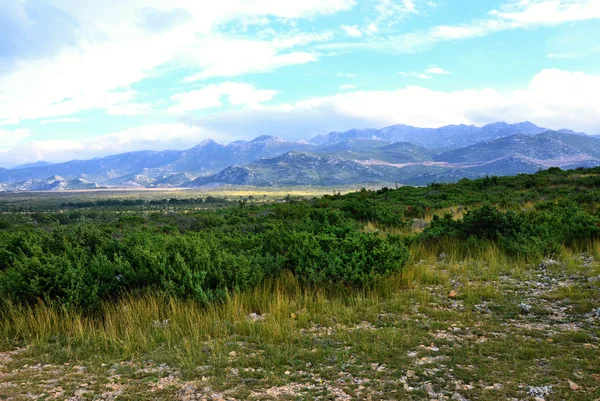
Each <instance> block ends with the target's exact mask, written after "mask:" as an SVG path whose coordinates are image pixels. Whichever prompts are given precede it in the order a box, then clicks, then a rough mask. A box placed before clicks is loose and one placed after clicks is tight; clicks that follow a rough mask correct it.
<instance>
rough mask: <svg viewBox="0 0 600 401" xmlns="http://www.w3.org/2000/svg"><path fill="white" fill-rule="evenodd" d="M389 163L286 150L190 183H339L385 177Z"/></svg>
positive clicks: (193, 184) (387, 177) (387, 176)
mask: <svg viewBox="0 0 600 401" xmlns="http://www.w3.org/2000/svg"><path fill="white" fill-rule="evenodd" d="M386 170H390V171H393V170H395V169H393V168H389V167H377V168H371V167H368V166H365V165H363V164H360V163H357V162H354V161H350V160H345V159H342V158H340V157H335V156H317V155H311V154H308V153H298V152H289V153H286V154H284V155H281V156H278V157H274V158H271V159H261V160H258V161H255V162H253V163H250V164H248V165H247V166H243V167H242V166H238V165H236V166H232V167H229V168H227V169H225V170H223V171H221V172H219V173H217V174H215V175H212V176H209V177H201V178H198V179H196V180H195V181H192V183H190V184H189V185H190V186H202V185H207V184H237V185H257V186H289V185H340V184H351V183H360V182H373V181H385V180H386V179H390V178H391V177H392V174H386Z"/></svg>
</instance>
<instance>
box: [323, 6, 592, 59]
mask: <svg viewBox="0 0 600 401" xmlns="http://www.w3.org/2000/svg"><path fill="white" fill-rule="evenodd" d="M391 3H392V1H391V0H382V4H391ZM385 9H387V8H385V7H383V8H382V10H385ZM417 12H418V10H417ZM382 15H386V12H383V14H382ZM488 15H489V17H488V18H483V19H476V20H473V21H471V22H468V23H464V24H459V25H437V26H434V27H431V28H429V29H424V30H417V31H412V32H408V33H403V34H399V35H389V36H387V37H385V38H382V37H380V36H377V35H371V40H367V41H361V42H336V43H326V44H322V45H319V46H317V48H320V49H328V50H330V49H337V50H339V49H371V50H379V51H385V52H398V53H416V52H419V51H423V50H426V49H429V48H430V47H431V46H433V45H435V44H437V43H441V42H447V41H453V40H466V39H472V38H477V37H482V36H487V35H490V34H493V33H496V32H501V31H506V30H514V29H527V28H535V27H543V26H555V25H560V24H564V23H568V22H574V21H590V20H598V19H600V1H598V0H511V1H510V2H509V3H507V4H505V5H504V6H503V7H501V8H500V9H499V10H491V11H489V12H488ZM378 25H381V22H377V24H375V26H374V28H377V26H378ZM368 30H369V29H368ZM376 32H377V30H374V31H373V32H372V33H376Z"/></svg>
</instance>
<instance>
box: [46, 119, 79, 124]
mask: <svg viewBox="0 0 600 401" xmlns="http://www.w3.org/2000/svg"><path fill="white" fill-rule="evenodd" d="M80 122H81V119H80V118H53V119H50V120H42V121H40V124H42V125H47V124H61V123H80Z"/></svg>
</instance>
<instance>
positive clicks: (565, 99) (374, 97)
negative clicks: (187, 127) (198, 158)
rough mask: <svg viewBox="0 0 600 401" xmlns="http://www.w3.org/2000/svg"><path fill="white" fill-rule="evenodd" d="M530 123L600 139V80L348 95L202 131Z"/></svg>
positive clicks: (567, 76)
mask: <svg viewBox="0 0 600 401" xmlns="http://www.w3.org/2000/svg"><path fill="white" fill-rule="evenodd" d="M525 120H530V121H533V122H534V123H536V124H538V125H540V126H545V127H547V128H552V129H560V128H570V129H573V130H577V131H583V132H587V133H590V134H600V75H588V74H584V73H581V72H569V71H561V70H554V69H548V70H543V71H541V72H540V73H538V74H536V75H535V76H534V77H533V78H532V79H531V81H530V82H529V84H528V85H527V86H526V87H524V88H521V89H518V90H515V91H512V92H508V93H503V92H500V91H498V90H496V89H491V88H488V89H465V90H461V91H454V92H444V91H434V90H430V89H425V88H422V87H419V86H408V87H405V88H402V89H398V90H393V91H355V92H345V93H340V94H337V95H334V96H327V97H319V98H313V99H308V100H304V101H301V102H297V103H293V104H280V105H274V106H263V105H259V106H254V107H252V108H250V109H247V110H242V111H235V112H234V111H230V112H225V113H220V114H215V115H209V116H204V117H200V118H197V119H196V120H195V121H194V124H197V125H199V126H202V127H204V128H205V129H207V130H209V131H216V132H229V133H230V134H231V135H233V136H235V137H244V138H247V137H251V136H253V135H257V134H277V135H280V136H284V137H288V138H293V139H301V138H306V137H307V136H310V135H316V134H322V133H325V132H328V131H331V130H344V129H350V128H367V127H383V126H387V125H391V124H397V123H402V124H411V125H415V126H421V127H440V126H443V125H447V124H476V125H483V124H487V123H491V122H497V121H507V122H511V123H515V122H520V121H525Z"/></svg>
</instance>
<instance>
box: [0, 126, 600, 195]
mask: <svg viewBox="0 0 600 401" xmlns="http://www.w3.org/2000/svg"><path fill="white" fill-rule="evenodd" d="M595 165H600V137H595V136H590V135H586V134H583V133H577V132H574V131H570V130H567V129H562V130H558V131H551V130H547V129H545V128H541V127H538V126H536V125H535V124H532V123H530V122H523V123H518V124H507V123H503V122H500V123H494V124H488V125H485V126H483V127H476V126H473V125H449V126H445V127H441V128H418V127H412V126H408V125H393V126H390V127H385V128H382V129H352V130H349V131H345V132H330V133H328V134H325V135H318V136H316V137H314V138H312V139H310V140H309V141H288V140H285V139H282V138H279V137H276V136H269V135H263V136H259V137H257V138H255V139H253V140H251V141H235V142H231V143H229V144H227V145H223V144H219V143H217V142H215V141H213V140H211V139H207V140H204V141H202V142H201V143H199V144H198V145H196V146H194V147H193V148H191V149H188V150H165V151H137V152H128V153H123V154H117V155H112V156H107V157H103V158H96V159H91V160H73V161H70V162H65V163H56V164H51V163H46V162H37V163H30V164H26V165H21V166H18V167H15V168H12V169H5V168H0V192H6V191H52V190H76V189H77V190H79V189H94V188H99V187H130V188H147V187H151V188H154V187H156V188H161V187H162V188H168V187H200V186H205V185H210V186H214V185H221V184H235V185H256V186H294V185H344V184H356V183H367V182H368V183H373V182H398V183H401V184H409V185H422V184H426V183H429V182H433V181H440V182H447V181H456V180H458V179H461V178H476V177H480V176H485V175H511V174H518V173H530V172H535V171H537V170H538V169H540V168H548V167H550V166H559V167H563V168H576V167H579V166H581V167H589V166H595Z"/></svg>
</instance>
